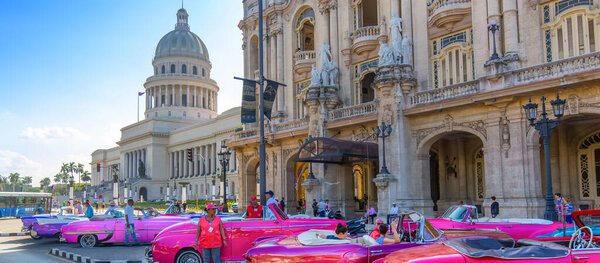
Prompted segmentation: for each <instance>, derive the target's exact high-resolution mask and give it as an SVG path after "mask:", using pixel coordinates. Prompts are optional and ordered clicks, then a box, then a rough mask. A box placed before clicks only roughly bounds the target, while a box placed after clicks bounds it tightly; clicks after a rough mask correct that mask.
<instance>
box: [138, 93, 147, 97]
mask: <svg viewBox="0 0 600 263" xmlns="http://www.w3.org/2000/svg"><path fill="white" fill-rule="evenodd" d="M144 94H146V92H138V96H142V95H144Z"/></svg>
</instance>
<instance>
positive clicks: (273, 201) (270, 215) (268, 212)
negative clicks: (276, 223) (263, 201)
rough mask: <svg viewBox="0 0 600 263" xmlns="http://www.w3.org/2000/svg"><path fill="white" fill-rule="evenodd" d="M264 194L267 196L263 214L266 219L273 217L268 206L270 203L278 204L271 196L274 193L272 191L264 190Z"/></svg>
mask: <svg viewBox="0 0 600 263" xmlns="http://www.w3.org/2000/svg"><path fill="white" fill-rule="evenodd" d="M265 195H266V197H267V213H266V214H265V216H266V218H267V219H274V218H275V215H274V214H273V211H271V209H270V208H269V207H271V205H275V206H277V205H278V203H277V201H275V198H273V196H274V195H275V193H273V191H272V190H269V191H266V192H265Z"/></svg>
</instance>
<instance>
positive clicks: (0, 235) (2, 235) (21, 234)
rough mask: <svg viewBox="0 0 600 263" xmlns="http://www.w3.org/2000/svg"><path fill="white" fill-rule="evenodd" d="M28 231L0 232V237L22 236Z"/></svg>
mask: <svg viewBox="0 0 600 263" xmlns="http://www.w3.org/2000/svg"><path fill="white" fill-rule="evenodd" d="M28 234H29V233H0V237H22V236H26V235H28Z"/></svg>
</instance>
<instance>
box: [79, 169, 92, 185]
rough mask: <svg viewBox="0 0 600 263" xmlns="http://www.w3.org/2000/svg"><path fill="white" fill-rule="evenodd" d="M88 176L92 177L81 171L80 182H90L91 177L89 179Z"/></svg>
mask: <svg viewBox="0 0 600 263" xmlns="http://www.w3.org/2000/svg"><path fill="white" fill-rule="evenodd" d="M90 175H92V174H91V173H90V172H88V171H83V172H82V173H81V180H82V181H83V182H89V181H91V180H92V177H90Z"/></svg>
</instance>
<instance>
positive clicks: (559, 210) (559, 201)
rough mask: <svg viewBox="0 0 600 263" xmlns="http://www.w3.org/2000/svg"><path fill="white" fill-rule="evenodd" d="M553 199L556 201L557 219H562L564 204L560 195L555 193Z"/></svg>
mask: <svg viewBox="0 0 600 263" xmlns="http://www.w3.org/2000/svg"><path fill="white" fill-rule="evenodd" d="M554 199H555V200H556V212H557V213H558V218H562V219H564V216H563V211H564V210H565V204H564V201H563V199H562V195H561V193H555V194H554Z"/></svg>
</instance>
